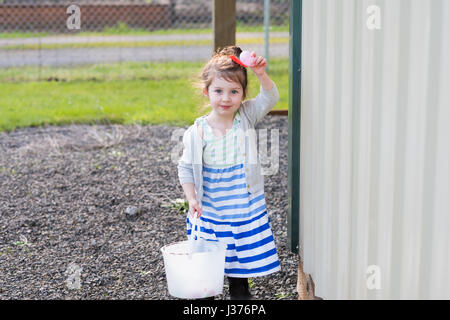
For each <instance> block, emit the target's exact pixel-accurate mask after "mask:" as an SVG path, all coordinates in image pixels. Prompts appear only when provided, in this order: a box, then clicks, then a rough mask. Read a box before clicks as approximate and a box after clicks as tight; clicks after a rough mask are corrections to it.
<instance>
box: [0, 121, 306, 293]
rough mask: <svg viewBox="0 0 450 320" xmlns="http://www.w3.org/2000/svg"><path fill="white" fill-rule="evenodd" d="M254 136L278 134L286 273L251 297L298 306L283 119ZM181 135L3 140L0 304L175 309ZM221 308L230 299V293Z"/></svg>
mask: <svg viewBox="0 0 450 320" xmlns="http://www.w3.org/2000/svg"><path fill="white" fill-rule="evenodd" d="M257 128H267V129H268V132H269V133H271V132H272V131H275V129H276V130H278V132H279V168H278V170H277V171H276V173H275V174H273V175H266V176H265V177H264V179H265V195H266V202H267V208H268V214H269V217H270V219H271V220H270V221H271V226H272V230H273V232H274V237H275V242H276V245H277V250H278V254H279V258H280V261H281V268H282V270H281V271H280V272H277V273H274V274H272V275H269V276H266V277H260V278H254V279H252V281H251V287H252V289H251V290H252V293H253V295H254V296H255V298H256V299H296V298H297V293H296V281H297V263H298V256H297V255H295V254H293V253H291V252H290V251H289V249H288V248H287V246H286V244H287V225H286V214H287V209H288V208H287V203H288V202H287V184H288V178H287V170H288V167H287V153H288V121H287V117H280V116H266V117H265V119H264V120H263V121H262V122H261V123H260V124H258V127H257ZM176 130H180V128H177V127H168V126H139V125H133V126H120V125H95V126H87V125H70V126H63V127H41V128H26V129H21V130H17V131H13V132H9V133H0V154H1V155H0V299H174V298H173V297H171V296H170V295H169V294H168V291H167V284H166V279H165V273H164V263H163V259H162V255H161V252H160V248H161V247H162V246H164V245H166V244H168V243H172V242H175V241H181V240H185V239H186V234H185V219H186V216H185V215H184V214H180V213H178V212H177V210H176V209H175V208H174V207H173V206H172V205H171V201H173V200H175V199H177V198H182V197H183V193H182V188H181V186H180V185H179V182H178V176H177V170H176V162H174V161H172V154H173V150H174V148H175V147H176V145H177V144H178V145H179V142H177V140H173V141H172V134H173V133H176V132H177V131H176ZM178 132H179V131H178ZM268 140H269V142H270V135H269V138H268ZM178 141H180V140H179V139H178ZM269 155H270V152H269ZM263 166H264V164H263ZM225 284H226V282H225ZM217 298H218V299H228V298H229V297H228V292H227V287H226V286H225V290H224V294H223V295H221V296H219V297H217Z"/></svg>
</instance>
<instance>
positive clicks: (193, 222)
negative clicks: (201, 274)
mask: <svg viewBox="0 0 450 320" xmlns="http://www.w3.org/2000/svg"><path fill="white" fill-rule="evenodd" d="M198 220H199V218H197V217H196V216H195V214H194V215H193V217H192V218H190V219H189V221H190V222H191V225H192V227H191V237H190V239H189V256H191V255H192V253H193V251H194V242H195V237H196V236H197V239H198V235H199V232H200V230H199V229H200V225H199V224H198ZM196 226H197V231H195V227H196Z"/></svg>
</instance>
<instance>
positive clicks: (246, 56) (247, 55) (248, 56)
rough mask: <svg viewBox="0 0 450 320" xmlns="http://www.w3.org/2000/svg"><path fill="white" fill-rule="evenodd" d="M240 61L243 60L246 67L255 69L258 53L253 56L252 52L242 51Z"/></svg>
mask: <svg viewBox="0 0 450 320" xmlns="http://www.w3.org/2000/svg"><path fill="white" fill-rule="evenodd" d="M239 60H241V61H242V63H243V64H245V65H246V66H249V67H253V66H254V65H255V61H256V53H254V54H253V55H252V53H251V52H250V51H242V52H241V54H240V56H239Z"/></svg>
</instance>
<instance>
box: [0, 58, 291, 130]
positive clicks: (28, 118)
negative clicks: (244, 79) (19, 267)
mask: <svg viewBox="0 0 450 320" xmlns="http://www.w3.org/2000/svg"><path fill="white" fill-rule="evenodd" d="M270 62H271V65H270V73H269V75H270V76H271V78H272V79H273V80H274V81H275V82H276V83H277V86H278V89H279V92H280V100H279V102H278V104H277V107H276V108H277V109H285V108H287V101H288V61H287V59H272V60H271V61H270ZM202 66H203V64H202V63H195V62H192V63H189V62H182V63H181V62H180V63H148V62H146V63H117V64H111V65H94V66H82V67H77V68H72V69H53V68H43V69H39V68H36V67H27V68H10V69H6V70H2V72H1V75H0V81H1V82H0V97H1V99H0V114H1V115H2V116H1V117H0V131H4V130H14V129H16V128H20V127H28V126H41V125H45V124H51V125H63V124H70V123H105V121H109V122H112V123H121V124H131V123H141V124H170V125H187V124H190V123H192V122H193V121H194V120H195V118H196V117H198V116H200V115H201V114H202V113H205V112H207V111H208V110H206V111H200V109H199V106H202V105H204V104H206V103H207V100H206V99H205V98H203V97H202V95H201V94H200V92H199V91H198V89H195V88H194V86H193V85H192V81H193V80H194V79H195V75H196V74H198V73H199V72H200V70H201V68H202ZM3 71H5V72H3ZM105 77H106V78H107V79H106V80H105V81H103V80H99V79H104V78H105ZM37 79H44V80H43V81H36V80H37ZM45 79H47V80H52V79H57V80H58V81H54V80H52V81H47V80H45ZM249 81H250V84H249V98H252V97H254V96H256V95H257V94H258V91H259V83H258V80H257V78H256V77H255V76H254V75H253V73H252V72H251V71H250V72H249Z"/></svg>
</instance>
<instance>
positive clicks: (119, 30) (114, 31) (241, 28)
mask: <svg viewBox="0 0 450 320" xmlns="http://www.w3.org/2000/svg"><path fill="white" fill-rule="evenodd" d="M270 31H271V32H281V31H284V32H289V25H285V26H275V25H274V26H270ZM236 32H264V26H245V25H241V24H238V25H237V26H236ZM211 33H212V29H211V28H179V29H175V28H173V29H165V30H153V31H152V30H147V29H133V28H130V27H128V26H127V25H126V24H124V23H118V24H117V25H116V26H114V27H107V28H104V29H103V30H101V31H73V32H67V33H55V32H26V31H14V32H0V39H2V38H3V39H4V38H10V39H11V38H33V37H46V36H64V35H69V36H105V35H130V36H139V35H171V34H211Z"/></svg>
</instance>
